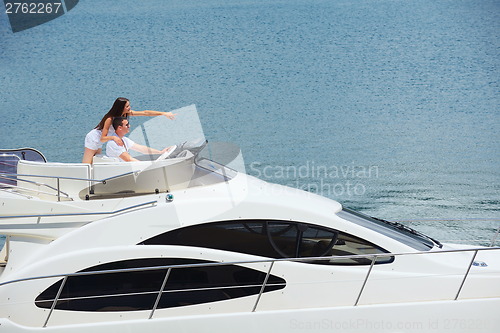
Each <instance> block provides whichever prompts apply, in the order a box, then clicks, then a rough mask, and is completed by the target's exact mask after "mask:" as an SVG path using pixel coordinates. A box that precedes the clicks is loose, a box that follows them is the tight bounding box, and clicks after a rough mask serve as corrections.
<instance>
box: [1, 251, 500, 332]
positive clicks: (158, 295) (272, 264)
mask: <svg viewBox="0 0 500 333" xmlns="http://www.w3.org/2000/svg"><path fill="white" fill-rule="evenodd" d="M499 250H500V247H488V248H470V249H460V250H439V251H421V252H403V253H380V254H369V255H351V256H332V257H307V258H283V259H264V260H249V261H235V262H213V263H199V264H181V265H165V266H154V267H138V268H125V269H112V270H101V271H88V272H78V273H69V274H54V275H46V276H37V277H30V278H23V279H17V280H11V281H6V282H2V283H0V288H5V287H6V286H8V285H12V284H17V283H23V282H28V281H34V280H42V279H53V278H62V282H61V285H60V286H59V288H58V290H57V293H56V295H55V297H54V299H49V300H44V302H52V304H51V306H50V311H49V312H48V314H47V317H46V318H45V321H44V324H43V327H46V326H47V324H48V323H49V320H50V318H51V316H52V313H53V312H54V310H55V309H56V306H57V303H58V302H59V301H71V300H79V299H87V300H88V299H98V298H102V297H110V296H117V294H110V295H98V296H81V297H73V298H70V297H66V298H61V294H62V292H63V289H64V286H65V284H66V282H67V281H68V279H69V278H71V277H76V276H84V275H86V276H88V275H103V274H110V273H125V272H144V271H154V270H167V271H166V273H165V275H164V277H163V280H162V283H161V287H160V288H159V290H158V291H157V292H141V293H133V295H146V294H151V293H156V298H155V302H154V305H153V306H152V308H151V309H150V311H149V312H148V313H149V315H148V319H153V316H154V314H155V312H156V310H157V309H158V304H159V302H160V299H161V297H162V295H163V294H164V292H165V287H166V286H167V285H168V280H169V277H170V276H171V272H172V270H174V269H176V270H177V269H186V268H200V267H209V266H229V265H248V264H270V265H269V269H268V270H267V272H265V273H266V276H265V278H264V280H263V282H262V283H261V284H257V285H255V284H253V285H248V284H247V285H241V286H234V287H227V286H224V287H214V288H211V287H208V288H191V289H177V290H174V291H206V290H224V289H228V288H244V287H249V286H251V287H260V291H259V293H258V295H257V298H256V300H255V302H254V303H253V305H252V307H251V309H249V312H255V311H256V310H257V307H258V305H259V303H260V301H261V298H262V295H263V294H264V291H265V288H266V287H268V286H273V285H276V284H269V283H268V279H269V277H270V275H271V273H272V270H273V268H274V267H275V263H279V262H302V263H307V262H311V261H314V262H317V261H322V260H325V261H326V260H328V261H335V260H345V259H361V258H364V259H367V258H369V259H371V264H370V265H369V267H368V270H367V273H366V274H365V276H364V278H363V283H362V285H361V287H360V288H359V289H358V290H357V297H356V300H355V302H354V303H353V304H352V306H358V305H359V301H360V299H361V297H362V295H363V293H364V291H365V290H366V286H367V282H368V281H369V279H370V276H371V273H372V272H373V268H374V266H375V262H376V260H377V258H379V257H400V256H414V255H435V254H443V253H460V252H462V253H464V252H470V253H472V257H471V260H470V262H469V263H468V266H467V269H466V271H465V273H463V276H462V277H461V283H460V285H459V287H458V289H457V290H456V294H455V296H454V297H453V298H450V299H449V300H454V301H457V300H458V299H459V297H460V293H461V292H462V290H463V287H464V284H465V282H466V280H467V278H468V276H469V275H470V271H471V268H472V267H473V266H479V265H480V264H479V263H476V262H475V259H476V257H477V254H478V253H479V252H485V251H499ZM332 267H334V266H332ZM168 292H172V290H169V291H168ZM126 295H131V294H127V293H121V294H118V296H126ZM7 305H8V304H7Z"/></svg>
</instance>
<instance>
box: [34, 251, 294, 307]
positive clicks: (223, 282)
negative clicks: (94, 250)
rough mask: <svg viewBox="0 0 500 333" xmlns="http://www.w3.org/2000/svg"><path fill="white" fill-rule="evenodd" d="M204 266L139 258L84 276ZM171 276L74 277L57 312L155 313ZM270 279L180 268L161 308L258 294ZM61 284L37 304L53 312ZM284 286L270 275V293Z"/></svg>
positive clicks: (227, 269) (231, 268) (239, 271)
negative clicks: (151, 311)
mask: <svg viewBox="0 0 500 333" xmlns="http://www.w3.org/2000/svg"><path fill="white" fill-rule="evenodd" d="M202 263H210V262H208V261H202V260H194V259H181V258H154V259H135V260H126V261H119V262H113V263H107V264H102V265H98V266H94V267H91V268H88V269H85V270H83V271H81V272H95V271H107V270H116V269H127V268H139V267H157V266H167V265H180V264H202ZM166 273H167V268H161V269H153V270H144V271H131V272H119V273H100V274H98V275H94V274H93V275H79V276H70V277H68V279H67V281H66V283H65V284H64V287H63V290H62V292H61V295H60V297H59V300H58V302H57V305H56V309H60V310H73V311H100V312H104V311H137V310H151V309H152V308H153V305H154V303H155V300H156V297H157V296H158V291H159V290H160V288H161V285H162V283H163V280H164V278H165V275H166ZM265 277H266V273H264V272H261V271H258V270H254V269H250V268H246V267H241V266H236V265H220V266H206V267H189V268H174V269H172V270H171V272H170V275H169V277H168V280H167V283H166V285H165V288H164V289H163V294H162V297H161V299H160V302H159V304H158V307H157V308H158V309H162V308H171V307H179V306H188V305H194V304H201V303H209V302H216V301H223V300H228V299H233V298H239V297H245V296H250V295H257V294H259V292H260V289H261V285H262V283H263V282H264V279H265ZM61 283H62V280H60V281H58V282H56V283H55V284H53V285H52V286H50V287H49V288H47V289H46V290H45V291H44V292H42V293H41V294H40V296H38V297H37V298H36V300H35V304H36V305H37V306H38V307H40V308H46V309H50V308H51V306H52V303H53V301H54V298H55V296H56V295H57V292H58V290H59V288H60V286H61ZM284 287H285V280H283V279H282V278H279V277H277V276H274V275H270V276H269V279H268V282H267V284H266V288H265V290H264V292H269V291H273V290H279V289H283V288H284Z"/></svg>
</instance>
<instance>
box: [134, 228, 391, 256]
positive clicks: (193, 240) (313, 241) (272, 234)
mask: <svg viewBox="0 0 500 333" xmlns="http://www.w3.org/2000/svg"><path fill="white" fill-rule="evenodd" d="M141 244H144V245H184V246H196V247H206V248H211V249H217V250H225V251H232V252H238V253H246V254H251V255H256V256H261V257H267V258H277V259H279V258H306V257H331V256H349V255H370V254H380V253H387V251H386V250H384V249H382V248H381V247H378V246H376V245H374V244H372V243H370V242H368V241H366V240H363V239H361V238H358V237H355V236H352V235H349V234H346V233H343V232H339V231H337V230H334V229H330V228H325V227H322V226H317V225H313V224H308V223H301V222H290V221H276V220H238V221H224V222H214V223H206V224H202V225H195V226H189V227H185V228H181V229H176V230H172V231H169V232H166V233H163V234H160V235H158V236H155V237H152V238H150V239H148V240H146V241H144V242H142V243H141ZM392 261H393V258H392V257H390V256H387V257H379V258H377V260H376V263H388V262H392ZM305 262H308V263H315V264H330V265H365V264H366V265H367V264H370V263H371V258H360V259H356V260H353V259H342V260H339V259H330V260H326V259H325V260H323V259H321V260H311V261H305Z"/></svg>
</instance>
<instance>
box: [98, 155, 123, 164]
mask: <svg viewBox="0 0 500 333" xmlns="http://www.w3.org/2000/svg"><path fill="white" fill-rule="evenodd" d="M110 162H121V161H120V159H119V158H118V157H109V156H106V155H103V154H99V155H95V156H94V158H93V159H92V163H93V164H96V163H110Z"/></svg>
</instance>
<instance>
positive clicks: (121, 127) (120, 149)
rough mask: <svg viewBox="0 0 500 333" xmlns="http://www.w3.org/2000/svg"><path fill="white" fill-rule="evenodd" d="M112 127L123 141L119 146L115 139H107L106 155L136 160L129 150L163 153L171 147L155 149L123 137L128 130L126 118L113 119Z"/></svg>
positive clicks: (121, 159)
mask: <svg viewBox="0 0 500 333" xmlns="http://www.w3.org/2000/svg"><path fill="white" fill-rule="evenodd" d="M113 128H114V129H115V133H116V134H115V135H116V136H117V137H119V138H120V139H121V141H122V143H123V145H122V146H119V145H118V144H117V143H116V142H115V141H113V140H111V141H108V143H107V145H106V155H107V156H108V157H117V158H119V159H120V161H124V162H132V161H138V160H137V159H135V158H133V157H132V156H130V154H129V150H130V149H132V150H135V151H138V152H140V153H143V154H163V153H164V152H166V151H168V150H169V149H171V148H172V147H167V148H165V149H163V150H157V149H154V148H149V147H146V146H143V145H140V144H137V143H135V142H134V141H132V140H131V139H129V138H127V137H125V135H126V134H127V133H128V132H129V131H130V124H129V122H128V119H127V118H124V117H117V118H114V119H113Z"/></svg>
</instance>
